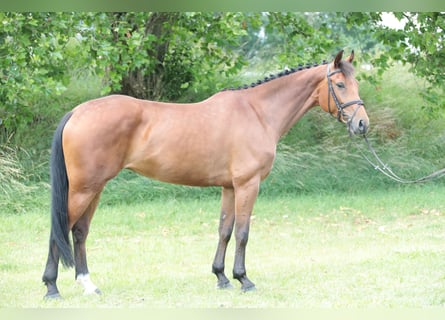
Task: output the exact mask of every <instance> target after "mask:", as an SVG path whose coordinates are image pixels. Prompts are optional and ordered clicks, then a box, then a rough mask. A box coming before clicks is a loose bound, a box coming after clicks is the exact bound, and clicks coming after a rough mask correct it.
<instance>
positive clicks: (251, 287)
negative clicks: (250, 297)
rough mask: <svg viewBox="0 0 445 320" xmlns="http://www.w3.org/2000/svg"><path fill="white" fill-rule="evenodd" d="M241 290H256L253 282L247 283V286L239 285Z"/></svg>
mask: <svg viewBox="0 0 445 320" xmlns="http://www.w3.org/2000/svg"><path fill="white" fill-rule="evenodd" d="M241 291H242V292H251V291H256V287H255V285H254V284H251V285H250V284H249V285H247V286H241Z"/></svg>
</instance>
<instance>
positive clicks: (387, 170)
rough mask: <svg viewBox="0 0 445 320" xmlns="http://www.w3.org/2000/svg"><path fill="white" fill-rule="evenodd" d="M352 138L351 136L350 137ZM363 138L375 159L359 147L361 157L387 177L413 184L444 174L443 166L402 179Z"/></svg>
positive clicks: (364, 136)
mask: <svg viewBox="0 0 445 320" xmlns="http://www.w3.org/2000/svg"><path fill="white" fill-rule="evenodd" d="M351 138H352V137H351ZM363 138H364V140H365V142H366V145H367V146H368V149H369V151H370V152H371V154H372V155H373V156H374V158H375V161H376V162H373V161H372V160H370V159H369V157H367V156H366V155H365V154H364V153H363V151H362V150H361V149H359V150H360V152H361V154H362V156H363V158H364V159H365V160H366V161H368V163H369V164H370V165H372V166H373V167H374V169H375V170H378V171H379V172H381V173H382V174H384V175H385V176H387V177H388V178H390V179H392V180H394V181H397V182H399V183H403V184H413V183H423V182H428V181H432V180H435V179H439V178H442V177H444V176H445V168H443V169H441V170H438V171H435V172H433V173H431V174H429V175H426V176H423V177H420V178H417V179H404V178H401V177H399V176H398V175H397V174H395V173H394V171H392V169H391V168H390V167H389V166H388V165H387V164H385V163H384V162H383V161H382V159H381V158H380V157H379V156H378V154H377V152H376V151H375V149H374V148H373V146H372V145H371V143H370V141H369V140H368V137H367V136H366V135H363Z"/></svg>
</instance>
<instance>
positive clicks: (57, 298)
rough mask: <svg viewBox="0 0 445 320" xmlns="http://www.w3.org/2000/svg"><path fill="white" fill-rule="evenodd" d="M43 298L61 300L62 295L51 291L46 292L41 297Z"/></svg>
mask: <svg viewBox="0 0 445 320" xmlns="http://www.w3.org/2000/svg"><path fill="white" fill-rule="evenodd" d="M43 299H44V300H63V298H62V296H61V295H60V293H58V292H57V293H52V294H46V295H45V296H44V297H43Z"/></svg>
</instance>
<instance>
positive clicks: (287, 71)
mask: <svg viewBox="0 0 445 320" xmlns="http://www.w3.org/2000/svg"><path fill="white" fill-rule="evenodd" d="M325 64H328V62H327V61H326V60H323V61H322V62H321V63H320V64H318V63H313V64H310V63H307V64H306V65H302V64H300V65H298V67H295V68H290V69H287V68H286V69H284V70H283V71H281V72H279V73H277V74H270V75H269V76H266V77H265V78H264V79H262V80H258V81H257V82H252V83H251V84H250V85H248V84H245V85H243V86H239V87H238V88H225V89H223V90H221V91H234V90H244V89H249V88H254V87H256V86H259V85H261V84H263V83H266V82H269V81H272V80H275V79H278V78H281V77H285V76H288V75H290V74H293V73H296V72H298V71H301V70H305V69H310V68H313V67H318V66H319V65H325Z"/></svg>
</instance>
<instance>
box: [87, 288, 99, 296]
mask: <svg viewBox="0 0 445 320" xmlns="http://www.w3.org/2000/svg"><path fill="white" fill-rule="evenodd" d="M83 295H84V296H92V295H98V296H100V295H102V291H100V289H99V288H95V289H94V290H85V291H84V292H83Z"/></svg>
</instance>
